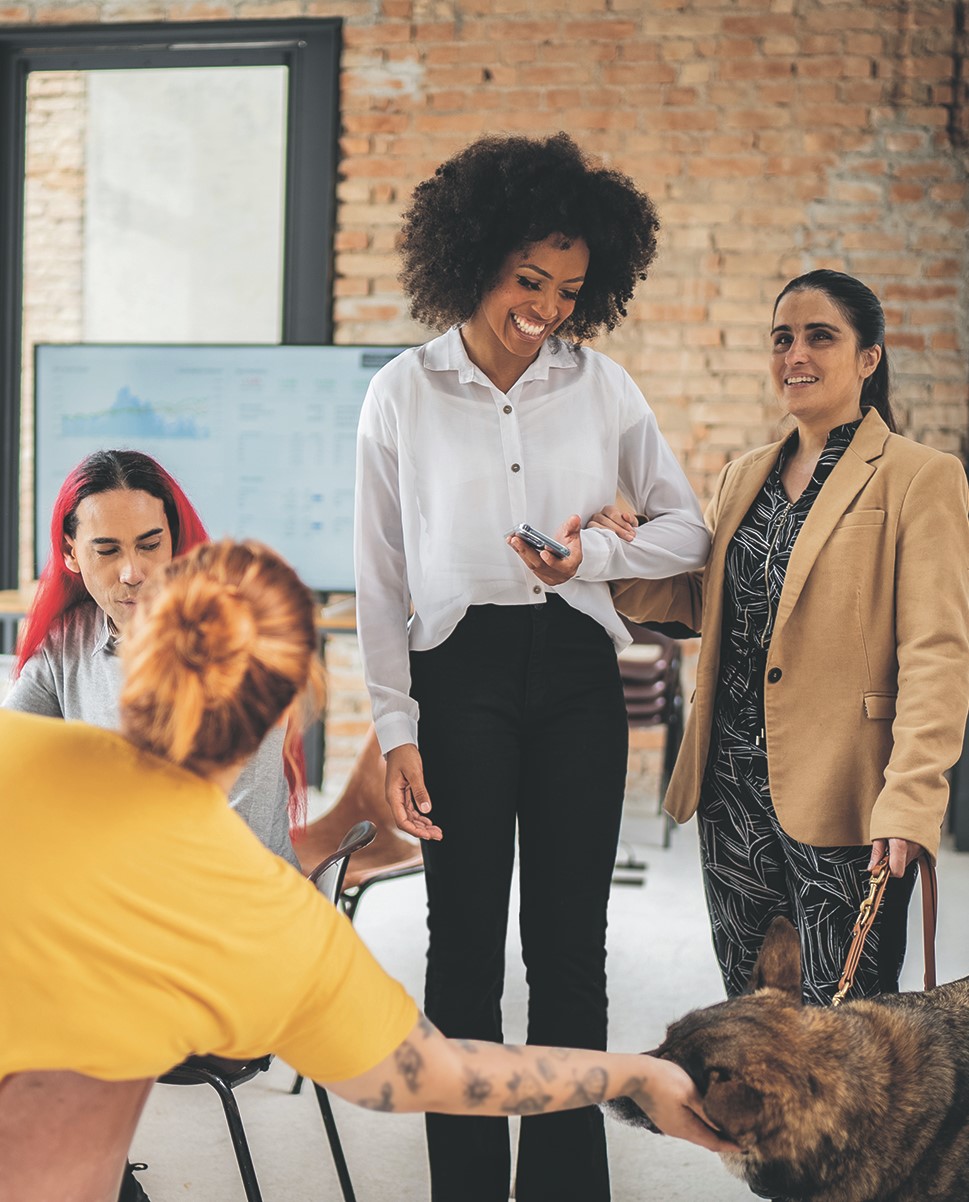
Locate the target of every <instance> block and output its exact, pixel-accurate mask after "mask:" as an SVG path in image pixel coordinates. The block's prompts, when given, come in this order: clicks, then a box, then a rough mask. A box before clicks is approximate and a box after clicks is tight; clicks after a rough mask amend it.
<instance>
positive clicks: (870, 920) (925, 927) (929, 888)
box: [831, 852, 939, 1006]
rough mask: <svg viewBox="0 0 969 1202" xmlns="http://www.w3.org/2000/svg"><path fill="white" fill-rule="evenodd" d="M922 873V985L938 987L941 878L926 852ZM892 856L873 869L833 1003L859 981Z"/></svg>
mask: <svg viewBox="0 0 969 1202" xmlns="http://www.w3.org/2000/svg"><path fill="white" fill-rule="evenodd" d="M919 873H920V878H921V885H922V954H923V957H924V961H925V974H924V976H923V978H922V985H923V988H925V989H934V988H935V984H936V979H935V930H936V924H937V922H938V913H939V880H938V876H937V875H936V871H935V865H934V864H933V863H932V861H931V860H930V859H929V857H928V856H927V855H926V854H925V853H924V852H923V853H922V855H920V856H919ZM889 875H890V874H889V868H888V856H885V857H884V859H882V860H881V861H880V862H879V863H878V864H876V865H875V867H874V868H873V869H872V873H871V880H870V881H869V884H868V896H867V897H865V898H864V899H863V900H862V903H861V906H860V908H859V910H858V917H857V918H856V919H855V925H854V927H853V929H852V932H851V935H852V938H851V946H850V947H849V948H848V955H847V957H846V959H845V966H844V972H842V974H841V980H840V981H839V982H838V992H837V993H836V994H835V995H834V997H833V998H832V999H831V1005H832V1006H840V1005H841V1003H842V1002H843V1001H844V1000H845V997H846V995H847V994H848V992H849V991H850V990H851V987H852V985H854V983H855V973H856V972H857V971H858V963H859V961H860V960H861V953H862V949H863V948H864V946H865V940H866V939H867V938H868V932H869V931H870V930H871V928H872V927H873V926H874V924H875V916H876V915H877V914H878V907H879V906H880V905H881V901H882V897H883V896H884V894H885V887H886V885H887V884H888V878H889Z"/></svg>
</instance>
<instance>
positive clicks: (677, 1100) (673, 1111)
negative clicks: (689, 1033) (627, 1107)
mask: <svg viewBox="0 0 969 1202" xmlns="http://www.w3.org/2000/svg"><path fill="white" fill-rule="evenodd" d="M643 1059H644V1061H646V1062H647V1064H648V1066H649V1068H648V1070H647V1071H646V1072H645V1073H644V1074H643V1078H642V1080H641V1081H640V1082H639V1083H638V1084H637V1085H636V1087H635V1088H634V1089H630V1090H629V1097H631V1098H632V1100H633V1101H634V1102H635V1103H636V1105H637V1106H639V1107H640V1108H641V1109H642V1110H645V1112H646V1113H647V1114H648V1115H649V1117H650V1118H651V1119H652V1121H653V1123H654V1124H655V1125H656V1127H658V1128H659V1130H660V1131H662V1132H663V1134H664V1135H673V1136H675V1137H676V1138H677V1139H686V1140H689V1142H690V1143H692V1144H699V1145H700V1147H701V1148H709V1150H710V1151H711V1152H738V1151H739V1148H738V1147H737V1145H736V1144H734V1143H731V1142H730V1140H728V1139H724V1138H723V1136H722V1135H720V1134H718V1132H717V1130H716V1129H715V1128H714V1127H713V1125H712V1124H711V1122H710V1120H709V1119H708V1118H707V1116H706V1114H705V1113H704V1111H703V1100H702V1098H701V1097H700V1094H699V1093H698V1091H697V1088H696V1086H695V1085H694V1084H693V1082H692V1081H691V1080H690V1078H689V1077H688V1076H687V1074H686V1073H685V1072H684V1071H683V1069H681V1068H680V1066H679V1065H678V1064H674V1063H673V1062H672V1061H671V1060H660V1059H658V1058H657V1057H655V1056H644V1057H643Z"/></svg>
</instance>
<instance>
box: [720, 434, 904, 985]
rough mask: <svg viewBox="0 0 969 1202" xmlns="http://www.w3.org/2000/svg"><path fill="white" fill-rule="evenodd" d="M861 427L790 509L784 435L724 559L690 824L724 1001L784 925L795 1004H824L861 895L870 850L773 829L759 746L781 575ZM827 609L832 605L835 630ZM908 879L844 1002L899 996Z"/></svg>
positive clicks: (831, 449)
mask: <svg viewBox="0 0 969 1202" xmlns="http://www.w3.org/2000/svg"><path fill="white" fill-rule="evenodd" d="M860 424H861V420H860V419H859V420H858V421H854V422H848V423H847V424H845V425H843V426H838V427H836V428H835V429H834V430H832V431H831V432H830V433H829V435H828V440H827V444H826V445H825V448H824V451H823V452H822V453H821V456H820V458H819V459H818V462H817V466H816V467H815V470H814V475H813V477H812V479H811V482H810V483H809V484H808V486H807V488H805V490H804V492H802V493H801V495H800V496H799V497H798V498H797V499H796V500H794V501H792V500H791V499H790V498H789V497H788V495H787V493H786V492H785V490H784V485H783V484H782V482H781V472H782V470H783V467H784V464H785V463H786V462H787V461H788V459H789V458H790V457H791V455H792V454H793V453H794V452H795V451H796V449H797V445H798V444H797V434H796V433H795V434H793V435H792V436H791V438H789V439H788V440H787V442H785V444H784V446H783V447H782V448H781V452H780V455H779V456H778V460H777V463H776V464H775V465H774V468H773V469H772V471H771V473H770V475H769V476H768V477H767V480H766V481H765V483H764V486H763V488H762V489H761V491H760V492H759V493H758V495H757V497H756V498H755V500H754V502H753V504H752V505H751V507H750V509H749V510H748V512H747V514H746V516H745V517H744V520H743V521H742V522H741V524H740V526H739V528H738V530H737V532H736V534H735V535H734V537H733V539H732V540H731V543H730V546H729V547H728V549H727V557H726V564H725V578H724V604H723V626H722V630H721V652H720V672H719V684H718V687H717V698H716V706H715V710H714V718H713V729H712V733H711V744H710V755H709V758H708V760H707V768H706V773H705V776H704V781H703V788H702V791H701V798H700V808H699V813H698V819H699V826H700V844H701V852H702V857H703V869H704V886H705V889H706V897H707V907H708V909H709V912H710V921H711V926H712V930H713V942H714V947H715V949H716V952H717V959H718V961H719V963H720V971H721V973H722V974H723V979H724V984H725V986H726V988H727V994H728V995H729V996H731V997H732V996H736V995H737V994H739V993H741V992H742V991H743V989H744V987H745V986H746V984H747V981H748V979H749V977H750V973H751V970H752V968H753V965H754V961H755V960H756V958H757V953H758V951H759V950H760V945H761V943H762V942H763V938H764V934H765V933H766V930H767V927H768V926H769V925H770V923H771V920H772V919H773V918H774V917H776V916H777V915H778V914H783V915H784V916H786V917H787V918H789V919H791V921H792V922H793V923H794V924H795V925H796V926H797V928H798V931H799V933H800V935H801V949H802V968H803V972H804V997H805V1000H806V1001H809V1002H815V1003H820V1004H824V1003H827V1002H829V1001H830V1000H831V998H832V996H833V995H834V993H835V992H836V990H837V987H838V980H839V979H840V976H841V971H842V967H843V964H844V959H845V955H846V954H847V951H848V947H849V945H850V943H851V928H852V925H853V923H854V919H855V915H856V914H857V911H858V906H859V905H860V903H861V898H862V896H863V895H864V893H865V891H866V886H867V873H866V869H867V866H868V859H869V855H870V850H871V849H870V847H867V846H866V847H823V848H822V847H812V846H810V845H809V844H805V843H798V842H796V841H795V840H793V839H791V838H790V837H789V836H788V835H787V834H786V833H785V832H784V831H783V830H782V829H781V826H780V824H779V822H778V820H777V816H776V814H775V812H774V806H773V803H772V801H771V796H770V784H769V780H768V771H767V764H768V755H769V749H768V747H767V746H766V741H765V737H764V668H765V665H766V662H767V652H768V650H769V648H770V641H771V635H772V633H773V627H774V618H775V615H776V614H777V607H778V604H779V602H780V597H781V591H782V589H783V587H784V578H785V575H786V573H787V565H788V563H789V561H790V558H791V552H792V551H793V549H794V543H795V540H796V539H797V536H798V533H799V532H800V530H801V527H802V526H803V525H804V522H805V520H806V519H807V516H808V514H809V513H810V512H811V507H812V506H813V504H814V502H815V500H816V498H817V496H818V493H819V492H820V491H821V489H822V487H823V486H824V482H825V480H827V478H828V476H830V474H831V472H832V471H833V470H834V467H835V466H836V464H837V463H838V461H839V460H840V458H841V456H842V455H843V454H844V452H845V450H846V449H847V447H848V445H849V444H850V442H851V439H852V438H853V436H854V433H855V430H856V429H857V428H858V426H859V425H860ZM837 606H838V599H837V598H836V597H833V598H832V614H831V620H832V622H833V623H836V622H837V621H838V612H837ZM914 869H915V866H914V865H912V871H911V872H910V873H909V876H908V877H907V878H906V880H905V881H904V882H901V881H900V882H897V883H895V884H897V885H899V886H902V887H901V888H893V889H891V890H889V892H888V893H886V898H885V902H884V904H883V909H882V911H881V913H880V915H879V921H878V922H877V923H876V926H875V928H874V929H873V930H872V932H871V935H870V936H869V938H868V940H867V941H866V944H865V950H864V954H863V958H862V962H861V964H860V966H859V969H858V973H857V976H856V978H855V980H856V985H855V990H854V991H853V993H852V996H853V997H859V996H866V997H867V996H872V995H874V994H876V993H884V992H891V991H894V990H896V989H897V988H898V975H899V972H900V971H901V966H902V960H903V958H904V955H905V926H906V910H907V905H908V897H909V895H910V893H911V888H912V883H913V881H914Z"/></svg>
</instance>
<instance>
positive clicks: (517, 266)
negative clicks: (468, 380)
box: [461, 234, 589, 387]
mask: <svg viewBox="0 0 969 1202" xmlns="http://www.w3.org/2000/svg"><path fill="white" fill-rule="evenodd" d="M588 266H589V248H588V247H587V246H586V244H585V242H583V241H582V239H581V238H577V239H575V240H574V241H571V240H569V239H567V238H564V237H563V236H562V235H561V234H552V235H551V236H550V237H548V238H546V239H545V240H544V241H543V242H536V243H534V244H533V245H532V246H528V247H526V248H525V249H524V250H521V251H515V252H513V253H512V254H510V255H509V256H508V258H507V259H506V260H505V262H504V265H503V266H502V269H501V273H500V274H499V277H498V282H497V283H496V284H495V286H494V287H493V288H492V289H491V290H490V292H488V293H486V294H485V296H484V298H483V300H482V301H481V304H480V305H479V306H478V308H477V309H476V310H475V312H474V313H473V315H472V316H471V318H470V319H469V320H468V321H467V322H466V323H465V325H464V326H463V327H462V330H461V335H462V337H463V338H464V343H465V346H466V347H467V349H468V354H469V355H470V357H471V359H472V361H473V362H474V363H476V364H477V365H478V366H479V367H480V368H481V370H482V371H484V372H485V373H486V374H487V375H488V376H489V377H491V378H492V379H493V380H494V382H495V383H496V384H498V386H499V387H503V386H505V384H506V382H507V381H508V377H511V382H512V383H513V382H514V380H515V379H517V378H518V376H520V375H521V373H522V372H523V371H524V370H525V368H526V367H527V366H528V364H529V363H531V361H532V360H533V359H534V358H535V356H536V355H537V354H538V352H539V349H540V348H541V346H542V343H543V342H545V341H546V339H547V338H548V337H549V336H550V335H552V334H554V333H555V331H556V330H557V329H558V328H559V327H560V326H561V325H562V323H563V322H564V321H566V320H567V319H568V318H569V317H570V316H571V315H572V310H573V309H574V308H575V302H576V300H577V299H578V295H579V289H580V288H581V287H582V282H583V280H584V279H585V273H586V270H587V269H588ZM496 374H497V375H498V376H499V377H501V378H500V379H495V375H496Z"/></svg>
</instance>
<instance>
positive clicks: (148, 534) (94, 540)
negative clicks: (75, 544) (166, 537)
mask: <svg viewBox="0 0 969 1202" xmlns="http://www.w3.org/2000/svg"><path fill="white" fill-rule="evenodd" d="M164 533H165V531H164V529H163V528H162V527H161V526H156V527H155V529H154V530H146V531H145V533H144V534H139V535H138V537H137V538H136V539H135V542H136V543H143V542H144V541H145V539H146V538H154V537H155V535H156V534H164ZM91 542H92V543H97V544H98V545H101V544H104V543H111V544H112V545H115V546H117V545H120V543H121V539H120V538H92V539H91Z"/></svg>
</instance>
